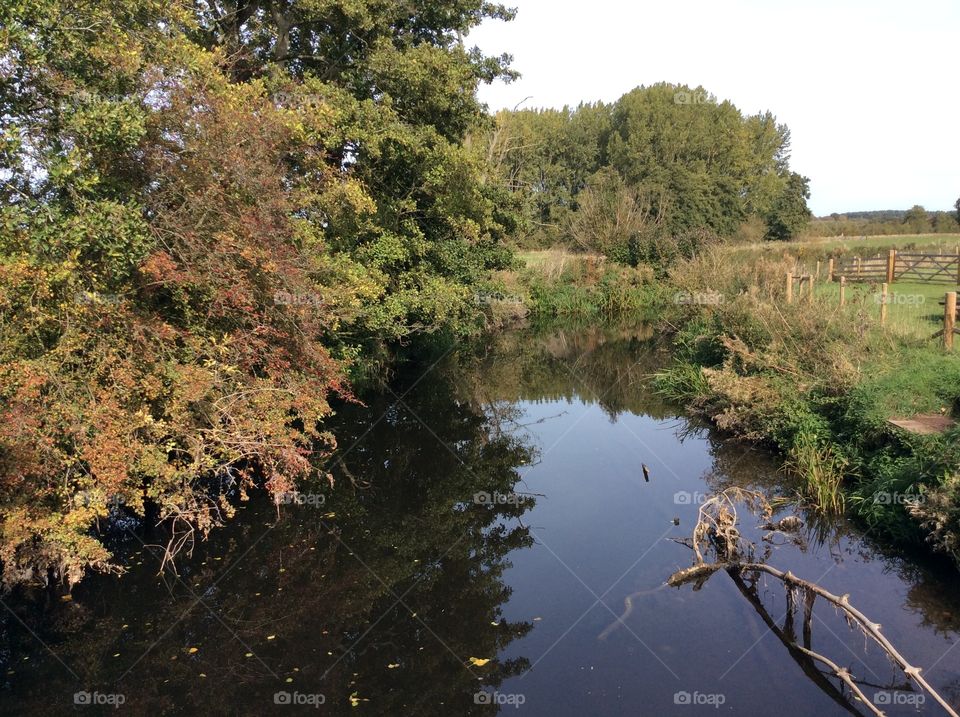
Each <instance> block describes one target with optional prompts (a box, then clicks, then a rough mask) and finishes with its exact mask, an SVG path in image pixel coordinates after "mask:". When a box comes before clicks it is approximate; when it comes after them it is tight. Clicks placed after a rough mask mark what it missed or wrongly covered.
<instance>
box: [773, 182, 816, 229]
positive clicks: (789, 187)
mask: <svg viewBox="0 0 960 717" xmlns="http://www.w3.org/2000/svg"><path fill="white" fill-rule="evenodd" d="M809 198H810V180H809V179H808V178H807V177H804V176H802V175H800V174H797V173H796V172H790V173H789V175H788V176H787V184H786V187H785V188H784V190H783V192H782V193H781V194H780V196H779V197H778V198H777V199H776V201H775V202H774V204H773V207H772V208H771V210H770V213H769V214H768V215H767V225H768V227H769V229H768V233H767V238H769V239H772V240H775V241H786V240H789V239H792V238H793V237H795V236H796V235H797V233H798V232H799V231H800V230H801V229H803V228H804V227H805V226H806V225H807V224H808V223H809V221H810V218H811V217H812V216H813V215H812V213H811V212H810V209H809V208H808V207H807V200H808V199H809Z"/></svg>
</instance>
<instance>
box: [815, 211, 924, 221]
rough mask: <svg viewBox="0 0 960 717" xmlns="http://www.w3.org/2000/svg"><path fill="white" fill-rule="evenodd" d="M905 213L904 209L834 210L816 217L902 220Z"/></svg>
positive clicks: (822, 218) (828, 218) (823, 218)
mask: <svg viewBox="0 0 960 717" xmlns="http://www.w3.org/2000/svg"><path fill="white" fill-rule="evenodd" d="M906 213H907V210H906V209H879V210H876V211H872V212H834V213H833V214H828V215H826V216H823V217H817V219H820V220H823V221H830V220H831V219H833V220H836V219H853V220H856V221H869V222H889V221H898V222H902V221H903V217H904V215H906Z"/></svg>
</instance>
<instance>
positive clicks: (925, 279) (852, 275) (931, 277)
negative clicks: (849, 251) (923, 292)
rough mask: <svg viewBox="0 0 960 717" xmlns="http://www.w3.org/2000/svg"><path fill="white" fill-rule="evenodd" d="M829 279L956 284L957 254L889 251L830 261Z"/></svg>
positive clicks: (959, 268) (959, 280)
mask: <svg viewBox="0 0 960 717" xmlns="http://www.w3.org/2000/svg"><path fill="white" fill-rule="evenodd" d="M829 270H830V279H831V280H836V279H839V278H841V277H843V278H845V279H846V280H847V281H865V282H871V283H881V282H886V283H888V284H892V283H894V282H895V281H910V282H916V283H921V284H953V285H957V284H960V253H958V254H918V253H908V252H898V251H897V250H896V249H891V250H890V251H889V253H888V254H887V255H886V256H883V255H881V256H874V257H867V258H863V257H858V256H855V257H851V258H844V259H841V260H839V261H835V260H833V259H831V260H830V269H829Z"/></svg>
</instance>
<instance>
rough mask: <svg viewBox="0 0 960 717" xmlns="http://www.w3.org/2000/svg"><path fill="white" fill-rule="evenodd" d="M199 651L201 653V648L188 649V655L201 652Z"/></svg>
mask: <svg viewBox="0 0 960 717" xmlns="http://www.w3.org/2000/svg"><path fill="white" fill-rule="evenodd" d="M199 651H200V648H199V647H191V648H188V649H187V654H188V655H193V654H194V653H196V652H199Z"/></svg>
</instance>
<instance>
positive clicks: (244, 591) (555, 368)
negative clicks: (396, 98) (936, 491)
mask: <svg viewBox="0 0 960 717" xmlns="http://www.w3.org/2000/svg"><path fill="white" fill-rule="evenodd" d="M665 360H666V357H665V356H664V355H663V354H662V353H659V352H658V351H657V349H656V348H655V343H654V342H653V341H652V340H651V336H650V333H649V331H645V330H643V329H629V330H627V329H599V328H594V329H591V330H581V331H567V332H565V331H559V330H557V331H546V332H540V333H537V332H532V331H528V332H517V333H511V334H505V335H503V336H501V337H498V338H496V339H493V340H491V344H490V345H489V346H487V347H485V348H484V349H483V350H480V351H473V350H470V351H466V350H464V351H458V352H455V353H454V354H451V355H447V356H445V357H441V360H440V361H439V362H438V363H437V364H436V365H435V366H434V367H433V368H432V369H431V370H429V371H428V372H426V373H424V368H425V367H420V368H419V370H413V369H410V370H408V371H406V372H404V374H403V375H401V376H398V378H397V380H396V381H395V382H394V383H393V384H392V385H391V387H390V389H388V390H386V391H382V392H379V394H378V395H374V396H371V397H367V398H365V400H366V406H364V407H348V408H345V409H343V410H342V411H341V412H340V415H339V416H338V425H337V426H336V429H335V430H336V434H337V436H338V439H339V444H340V448H339V453H338V456H339V459H340V460H339V461H338V462H337V463H336V465H335V467H334V468H333V469H332V478H333V480H334V481H335V484H336V488H335V489H333V490H331V489H330V487H329V483H328V482H327V481H326V480H320V481H318V482H317V485H316V486H315V487H314V488H313V489H312V490H313V491H314V492H313V493H312V494H305V495H303V496H301V500H302V501H303V504H302V505H288V506H283V507H282V511H281V514H280V516H279V518H278V516H277V512H276V510H275V508H274V507H273V506H272V505H270V504H268V503H266V502H265V501H263V500H262V499H259V498H254V499H252V500H250V501H249V502H246V503H244V504H242V507H241V508H240V510H239V511H238V514H237V516H236V517H235V518H234V519H233V520H232V521H231V523H230V524H229V525H228V526H227V527H225V528H222V529H220V530H219V531H216V532H214V533H213V535H212V536H211V538H210V539H209V540H208V541H206V542H204V543H201V544H199V545H198V546H197V548H196V550H195V551H194V553H193V556H192V558H188V559H182V560H180V561H179V562H178V570H179V576H175V575H166V576H164V577H158V574H157V568H158V556H157V550H156V548H154V547H149V546H147V545H143V544H140V543H137V542H135V540H134V539H133V538H129V539H128V540H127V541H126V543H125V547H123V548H122V550H123V551H125V554H126V555H127V556H128V559H129V572H128V573H127V574H126V575H124V576H122V577H119V578H118V577H95V578H91V579H89V580H87V581H86V582H84V583H83V584H82V585H81V586H79V587H78V588H77V589H76V590H75V591H74V596H73V599H72V600H69V601H65V600H61V599H59V598H58V597H57V596H52V597H50V596H48V597H47V598H46V600H40V601H33V602H31V601H26V600H23V599H14V598H10V599H8V600H7V601H6V602H5V607H6V609H5V610H4V611H3V615H2V622H0V630H2V633H0V667H2V669H3V674H4V675H5V677H4V682H3V687H2V690H0V714H3V715H8V714H9V715H18V714H25V715H28V714H136V715H140V714H143V715H146V714H151V715H152V714H191V715H192V714H236V715H266V714H277V715H294V714H313V715H316V714H319V715H328V714H331V715H332V714H351V715H363V714H367V715H493V714H496V713H497V712H498V711H499V712H500V713H502V714H506V715H510V714H515V713H516V714H524V715H601V716H603V715H712V714H738V715H740V714H742V715H768V714H776V715H781V716H783V717H787V716H788V715H834V714H837V715H840V714H868V710H867V709H866V708H865V706H864V705H862V704H861V705H857V704H856V702H855V700H850V699H847V698H846V697H845V693H844V692H843V691H841V690H840V688H839V683H838V680H836V679H835V678H832V677H829V676H828V675H825V674H824V673H822V672H820V671H819V670H820V669H822V666H814V665H812V664H811V663H809V662H808V661H805V660H804V659H803V658H802V656H800V655H799V653H796V652H795V651H791V650H790V649H788V647H787V646H786V644H785V640H786V641H789V640H790V639H791V638H790V635H791V634H793V632H792V631H795V632H796V633H800V632H801V626H800V624H799V622H800V620H799V618H798V620H797V624H796V625H794V626H791V624H790V620H789V618H788V607H787V600H786V595H785V594H784V590H783V588H782V586H781V585H780V584H779V583H777V582H776V581H774V580H763V579H761V580H759V581H758V582H757V584H756V585H755V586H754V588H753V589H751V588H750V586H748V585H747V584H746V583H743V582H741V583H739V584H738V583H737V582H735V581H734V580H733V579H732V578H731V577H730V576H728V575H727V574H726V573H722V572H721V573H718V574H716V575H714V576H713V577H712V578H711V579H710V580H708V581H707V582H706V583H705V584H704V585H703V586H702V587H701V588H700V589H698V590H694V589H693V588H692V586H689V585H688V586H686V587H683V588H680V589H673V588H660V589H657V588H658V587H660V586H661V585H662V584H663V582H664V580H665V579H666V578H667V577H668V576H669V575H670V574H671V573H672V572H674V571H675V570H677V569H678V568H681V567H687V566H689V565H690V564H691V562H692V553H691V551H690V549H689V548H687V547H686V546H684V545H682V544H680V543H678V542H676V541H674V540H671V539H672V538H675V539H680V538H683V537H685V536H688V535H689V534H690V532H691V530H692V529H693V525H694V523H695V521H696V516H697V510H698V504H699V502H700V501H701V500H702V496H704V495H706V494H709V493H711V492H714V491H716V490H718V489H722V488H725V487H728V486H742V487H746V488H751V489H755V490H761V491H763V492H765V493H766V494H768V495H770V496H777V495H786V496H790V495H792V494H793V489H792V487H791V486H790V484H789V482H788V481H787V480H786V479H785V478H784V477H783V476H782V475H780V474H779V472H778V469H777V466H776V464H775V463H774V462H772V461H771V460H770V459H768V458H766V457H765V456H764V455H763V454H762V453H759V452H756V451H752V450H750V449H747V448H745V447H743V446H738V445H732V444H729V443H724V442H723V441H722V440H721V439H720V438H719V437H718V436H716V435H715V434H712V433H711V432H710V431H709V430H707V429H706V428H704V427H702V426H700V425H698V424H697V423H696V422H693V421H690V420H688V419H686V418H684V417H683V416H678V415H677V412H676V409H674V408H671V407H669V406H668V405H665V404H664V403H663V402H662V401H660V400H659V399H658V398H657V397H656V396H655V395H653V394H652V392H651V391H650V389H649V385H648V380H647V377H648V375H649V374H650V373H651V372H652V371H654V370H655V369H656V368H657V367H658V366H659V365H661V364H662V363H663V362H664V361H665ZM643 464H646V465H647V466H648V467H649V472H650V479H649V481H646V480H645V479H644V475H643V471H642V468H641V466H642V465H643ZM793 512H795V508H793V507H791V506H785V507H784V508H783V509H781V512H780V514H778V516H777V517H781V516H782V515H787V514H790V513H793ZM798 514H799V515H800V516H801V517H802V518H803V519H804V521H805V527H804V528H803V530H802V531H800V532H801V536H800V537H801V538H802V539H801V540H800V541H799V543H800V544H796V543H793V542H790V541H788V540H787V541H786V544H784V545H779V546H776V547H774V548H773V549H772V553H771V556H770V559H769V560H770V562H771V564H773V565H775V566H777V567H780V568H781V569H785V570H786V569H789V570H791V571H793V572H794V573H795V574H796V575H798V576H799V577H802V578H806V579H809V580H812V581H815V582H819V583H820V584H822V585H823V586H824V587H825V588H827V589H828V590H830V591H832V592H834V593H837V594H843V593H849V594H850V599H851V601H852V603H853V604H854V605H856V606H857V607H858V608H860V609H861V610H862V611H863V612H865V613H866V614H867V615H868V616H870V617H871V618H872V619H874V620H876V621H877V622H880V623H882V625H883V630H884V632H885V634H886V635H887V636H888V637H889V638H890V640H891V641H892V642H893V643H894V644H895V645H897V646H898V647H899V649H900V650H901V652H902V653H904V655H905V656H906V657H907V658H908V659H910V660H912V661H913V662H914V664H918V665H921V666H923V667H924V668H925V674H926V675H927V677H928V679H929V680H930V681H931V682H932V683H933V684H934V686H935V687H936V688H937V689H939V690H941V692H942V694H944V696H946V697H947V699H948V700H950V701H951V702H952V703H954V704H957V703H960V648H956V649H954V646H955V644H956V643H957V641H958V638H960V581H958V579H957V575H956V572H955V571H954V570H952V569H950V568H948V567H946V566H944V565H928V564H924V563H922V562H918V561H916V560H910V559H906V558H902V557H897V556H892V555H884V554H883V553H882V552H881V551H880V550H879V549H878V548H877V547H876V546H875V545H874V544H873V543H872V542H871V541H870V536H869V535H866V536H865V535H864V534H863V531H862V530H861V529H858V528H856V527H854V526H852V525H851V524H849V523H848V522H846V521H844V520H839V519H838V520H823V519H817V517H816V516H814V515H808V514H805V513H804V512H802V511H800V512H799V513H798ZM742 517H743V529H744V532H745V533H746V534H747V535H748V536H749V537H753V538H754V539H759V537H760V536H761V535H762V533H761V532H760V531H759V530H757V529H756V527H755V526H756V525H757V522H758V521H757V520H756V519H755V518H754V517H752V516H750V515H749V514H748V515H745V516H742ZM675 523H678V524H675ZM145 540H146V543H148V544H149V543H151V542H152V541H155V540H157V538H156V537H154V538H151V537H149V536H148V537H146V538H145ZM785 540H786V538H778V539H777V540H776V541H775V542H778V543H779V542H783V541H785ZM760 544H761V545H767V544H765V543H760ZM625 600H626V602H625ZM628 604H630V605H632V607H631V608H628V607H627V605H628ZM624 613H626V614H625V615H624ZM621 615H623V617H622V623H619V624H618V623H617V619H618V617H619V616H621ZM811 640H812V642H811V644H812V647H813V649H815V650H816V651H818V652H820V653H823V654H825V655H827V656H829V657H830V658H831V659H833V660H834V661H835V662H837V663H839V664H840V665H843V666H846V667H849V668H850V669H851V671H852V672H853V674H854V675H855V677H856V678H857V679H858V680H859V681H860V682H861V684H862V685H863V689H864V692H865V693H866V694H867V695H868V696H869V697H870V698H871V699H873V700H875V701H876V702H877V703H878V704H879V706H880V708H881V709H883V710H884V711H886V712H887V713H888V714H917V713H920V714H942V712H940V711H938V708H937V706H936V705H935V704H934V703H933V701H932V700H931V699H929V698H928V699H927V700H926V701H925V702H921V699H922V697H921V696H919V695H917V694H916V693H913V692H909V691H896V690H895V689H893V688H896V687H904V686H905V685H904V681H903V679H902V676H901V675H900V674H898V672H897V671H896V670H894V669H893V668H892V667H891V665H890V663H889V662H888V661H887V660H886V658H885V657H884V656H883V655H882V654H881V653H880V652H879V650H878V649H877V648H876V646H875V645H873V644H872V643H868V641H867V640H866V639H865V638H864V636H863V635H862V634H861V633H859V632H857V631H854V630H851V629H850V628H849V627H848V626H847V625H846V623H845V622H844V620H843V619H842V617H841V616H839V615H838V614H836V612H835V611H834V610H833V609H832V608H831V607H830V606H829V605H827V604H824V603H823V602H822V601H818V603H817V604H816V606H815V608H814V613H813V618H812V621H811ZM84 702H89V703H92V704H83V703H84ZM284 702H289V703H293V704H283V703H284ZM117 703H122V704H119V705H118V704H117Z"/></svg>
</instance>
